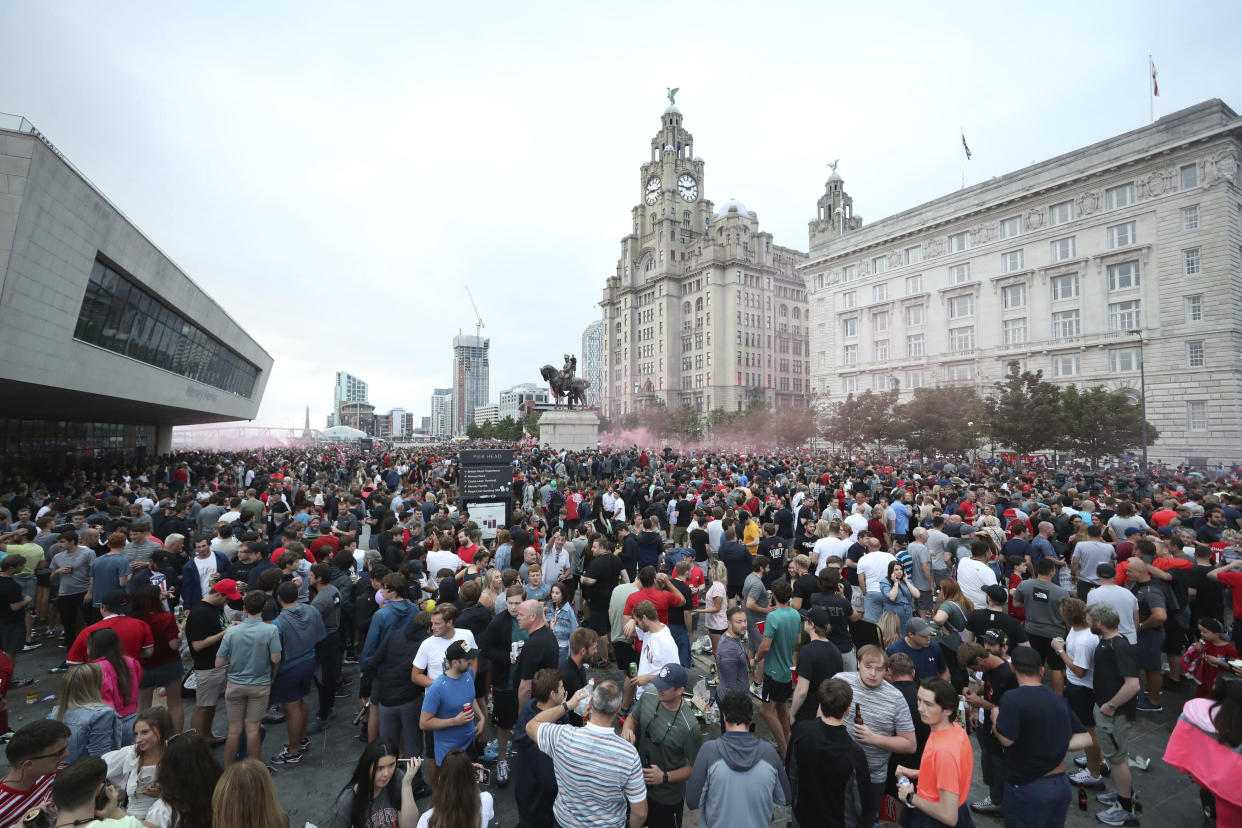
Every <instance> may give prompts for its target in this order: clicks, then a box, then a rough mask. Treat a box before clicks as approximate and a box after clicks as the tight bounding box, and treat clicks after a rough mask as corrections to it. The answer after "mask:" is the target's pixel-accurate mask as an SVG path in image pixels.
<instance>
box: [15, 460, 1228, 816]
mask: <svg viewBox="0 0 1242 828" xmlns="http://www.w3.org/2000/svg"><path fill="white" fill-rule="evenodd" d="M457 450H458V447H454V446H427V447H423V448H422V449H420V450H417V451H414V450H400V451H398V450H391V451H389V450H386V449H385V448H384V447H383V446H382V445H381V447H380V448H379V449H377V450H373V451H370V452H362V451H360V450H358V449H354V448H344V447H328V446H305V447H296V448H285V449H267V450H264V451H260V452H254V453H194V454H189V455H181V456H177V457H171V458H159V460H158V462H152V463H146V464H143V465H130V466H124V465H116V466H113V465H108V464H104V463H95V464H87V465H85V466H80V467H78V468H74V469H69V470H65V471H64V472H63V473H62V470H60V469H47V470H45V472H44V473H43V474H42V475H40V476H26V477H16V476H15V477H14V478H13V479H11V480H0V555H3V557H2V558H0V651H2V653H0V691H3V692H4V693H7V692H8V690H9V689H10V688H17V687H22V686H25V685H26V684H28V683H29V682H30V680H31V677H30V676H29V675H26V676H23V675H21V673H20V671H19V668H18V665H19V662H20V661H21V656H22V654H23V653H25V652H29V651H31V650H34V649H37V648H39V647H41V646H48V647H56V646H57V642H58V641H59V642H60V643H59V646H61V647H63V648H64V658H63V660H62V663H61V664H60V665H59V666H58V667H56V668H55V670H54V672H56V673H58V674H59V675H60V682H61V687H60V692H59V694H58V698H57V705H56V707H55V709H54V710H53V711H52V713H51V714H50V715H49V717H48V718H47V719H46V720H41V721H36V722H33V723H30V724H27V725H25V726H24V727H22V728H20V729H18V730H16V731H13V730H10V728H9V727H8V713H7V707H5V709H3V710H0V732H3V734H4V735H3V739H4V740H5V741H6V742H7V744H6V756H7V758H8V760H9V765H10V770H9V773H8V774H6V775H5V776H4V778H3V780H0V826H6V827H7V826H9V825H12V824H23V825H26V824H29V825H32V826H37V825H41V824H43V825H47V826H49V828H53V826H65V825H74V826H77V825H98V826H101V828H102V826H107V828H132V826H137V825H148V826H155V827H156V828H181V827H182V826H184V828H196V827H197V826H202V827H203V828H208V826H213V825H214V826H217V827H218V828H226V827H227V828H248V827H249V826H255V828H276V826H285V825H286V824H287V822H288V817H287V815H286V813H285V811H284V810H283V809H282V807H281V803H280V802H279V801H278V798H277V795H276V788H275V786H274V784H273V781H272V776H271V772H270V769H272V768H275V767H278V766H297V765H299V764H301V763H302V762H303V761H304V758H305V757H306V755H307V751H308V750H309V749H310V747H311V738H310V737H311V736H313V735H315V734H319V733H326V734H327V738H328V739H329V740H344V739H354V738H357V739H359V740H361V741H362V742H364V743H365V747H364V748H363V749H362V752H361V755H360V757H359V759H358V761H357V764H356V767H355V768H354V770H353V773H352V774H351V775H350V776H349V778H348V779H339V780H324V782H323V783H322V784H329V785H332V786H334V790H335V791H337V794H336V796H335V800H334V803H333V806H332V808H331V812H330V813H326V814H323V815H321V818H320V820H319V822H320V824H325V825H328V826H331V828H392V826H401V828H422V826H429V828H474V826H475V825H479V826H487V825H489V824H492V823H493V820H494V818H495V815H496V813H497V812H498V810H501V808H500V807H499V806H500V805H502V804H503V803H500V802H498V801H497V798H498V797H500V796H501V795H502V794H501V793H500V791H501V790H502V789H507V790H506V792H505V793H506V795H511V796H512V799H513V803H514V805H515V806H516V811H517V815H518V823H517V824H519V825H523V826H531V827H532V828H537V827H538V826H561V827H562V828H578V826H623V825H629V826H632V827H633V828H637V826H643V825H647V826H653V828H664V826H680V825H681V824H682V821H683V818H684V815H685V813H686V812H687V809H689V810H696V811H698V819H699V823H700V824H701V825H704V826H710V827H711V828H716V827H717V826H735V825H736V826H755V825H766V824H769V823H770V822H771V821H772V818H773V808H774V806H786V807H787V808H788V809H789V811H790V813H791V814H792V816H791V819H792V820H793V821H794V822H796V824H798V825H800V826H804V828H807V827H809V826H849V827H850V828H855V826H858V827H859V828H871V826H872V825H874V824H876V823H877V821H880V822H900V823H901V824H903V825H914V826H941V825H949V826H970V825H973V824H974V822H973V819H974V817H975V816H980V817H987V818H994V819H997V820H1002V819H1003V821H1004V824H1005V825H1007V826H1060V825H1064V824H1065V820H1066V818H1067V813H1068V811H1069V809H1070V808H1071V807H1073V805H1074V800H1075V797H1077V800H1078V807H1079V808H1081V809H1083V810H1087V809H1088V801H1087V799H1088V794H1087V792H1088V791H1090V792H1091V793H1092V794H1094V798H1095V799H1097V800H1098V805H1097V806H1096V808H1097V810H1096V812H1095V814H1094V817H1095V819H1096V820H1098V821H1099V822H1100V823H1103V824H1106V825H1138V824H1139V823H1140V819H1141V816H1140V811H1141V803H1140V802H1139V801H1138V799H1137V796H1136V792H1135V788H1134V783H1133V779H1132V773H1131V765H1132V764H1138V765H1139V766H1140V767H1142V766H1143V761H1144V760H1143V759H1142V758H1140V757H1137V756H1136V755H1135V753H1134V751H1133V749H1132V745H1131V740H1132V738H1133V727H1132V722H1133V721H1134V720H1135V718H1136V717H1137V716H1141V715H1152V714H1155V713H1159V712H1160V711H1161V710H1163V709H1164V707H1166V706H1169V705H1172V706H1174V707H1180V706H1181V705H1182V704H1183V702H1184V701H1186V700H1188V699H1192V698H1193V699H1194V703H1193V704H1187V705H1186V706H1185V707H1184V708H1183V710H1182V714H1181V719H1180V720H1179V723H1178V725H1177V729H1176V730H1175V731H1174V734H1175V738H1174V739H1173V740H1171V741H1170V748H1169V755H1168V756H1167V757H1166V758H1167V760H1168V761H1169V763H1170V764H1172V765H1173V766H1174V767H1176V768H1178V769H1179V770H1181V771H1183V772H1184V773H1186V774H1187V775H1188V776H1189V777H1190V778H1192V779H1193V780H1194V781H1195V783H1197V784H1198V785H1199V786H1200V788H1201V796H1202V802H1203V807H1204V812H1205V814H1206V815H1207V816H1208V818H1209V819H1215V820H1218V823H1217V824H1221V825H1237V824H1242V794H1239V793H1237V792H1236V791H1235V790H1234V788H1233V787H1232V786H1231V785H1230V783H1231V782H1232V781H1233V779H1236V778H1237V777H1236V775H1231V773H1230V771H1236V770H1238V769H1239V767H1240V766H1242V760H1240V759H1239V758H1238V757H1239V752H1240V750H1242V726H1240V724H1239V723H1240V722H1242V660H1239V654H1238V651H1237V650H1236V649H1235V647H1234V644H1233V643H1232V642H1234V641H1236V640H1237V634H1238V633H1239V632H1240V630H1239V626H1238V625H1239V622H1240V621H1242V605H1239V603H1238V598H1242V553H1239V550H1238V544H1237V540H1238V538H1239V537H1242V535H1239V534H1238V533H1239V532H1242V511H1239V509H1240V508H1242V484H1240V483H1239V478H1238V475H1237V473H1236V470H1234V469H1224V468H1218V469H1216V470H1212V471H1208V472H1196V471H1191V470H1189V469H1186V468H1179V469H1138V468H1133V467H1127V466H1124V465H1122V466H1117V467H1113V468H1110V469H1108V470H1107V471H1096V472H1093V471H1089V470H1087V469H1069V470H1064V469H1062V470H1053V469H1048V468H1044V467H1042V466H1040V467H1035V468H1029V469H1015V468H1013V467H1011V466H1008V465H1005V464H1004V463H993V462H986V463H985V462H977V461H976V462H973V463H972V462H967V461H961V460H958V461H957V462H954V461H953V460H949V459H931V458H910V457H904V458H895V457H886V458H843V457H837V456H832V455H829V454H826V453H817V452H808V451H806V450H800V451H793V450H788V451H776V450H772V451H769V452H766V453H761V454H758V455H752V456H747V455H743V454H726V453H719V452H707V453H701V452H695V451H691V450H684V451H674V450H672V449H667V448H666V449H664V450H662V451H645V450H641V449H639V448H637V447H635V448H632V449H630V450H619V449H607V450H597V451H591V452H579V453H572V452H570V453H567V452H557V451H553V450H550V449H548V448H546V447H544V448H540V447H538V446H533V445H523V446H517V447H514V459H513V463H512V472H513V484H512V500H511V504H510V507H511V508H509V509H508V510H507V515H506V520H505V521H504V525H503V527H501V528H497V529H496V530H495V531H494V532H493V531H492V530H491V527H490V526H489V527H488V531H487V533H486V534H485V532H484V530H483V528H482V527H481V526H480V524H479V522H477V521H475V520H474V519H472V518H471V516H470V514H469V509H468V504H465V503H463V502H461V501H459V499H458V498H457V482H458V464H457V462H456V457H455V455H456V452H457ZM187 668H188V669H187ZM696 678H699V681H695V679H696ZM183 692H185V693H187V694H192V695H193V697H194V707H193V711H192V713H191V714H190V717H189V722H188V724H187V722H186V721H185V713H186V711H185V710H184V708H183V706H182V702H181V698H182V694H183ZM220 707H223V708H224V709H223V710H222V711H219V710H217V708H220ZM338 707H341V708H346V707H348V708H349V709H348V710H342V711H341V712H340V713H339V714H338V709H337V708H338ZM756 713H757V714H758V715H757V716H756ZM351 718H352V720H353V726H350V725H349V724H348V723H347V722H348V721H349V720H350V719H351ZM716 721H719V733H718V736H717V738H710V737H711V736H712V735H713V734H714V733H715V727H714V722H716ZM760 721H761V722H762V723H763V724H764V726H765V727H764V729H763V730H757V728H756V725H757V724H758V722H760ZM276 722H284V724H285V730H286V732H287V734H288V737H287V739H286V741H285V744H283V745H279V746H277V747H278V749H277V750H275V751H274V752H273V750H272V749H271V748H270V747H269V748H268V749H267V750H265V749H264V746H263V741H264V738H265V734H266V728H265V727H264V725H265V724H273V723H276ZM759 734H763V735H764V736H766V735H768V734H770V737H771V738H770V740H769V739H768V738H761V736H760V735H759ZM489 736H492V737H493V738H490V739H489V738H488V737H489ZM972 736H973V737H974V738H973V740H972ZM1208 746H1212V747H1216V748H1218V751H1216V752H1211V753H1210V755H1211V756H1212V757H1213V760H1212V761H1211V762H1205V761H1203V757H1204V756H1205V755H1209V751H1208ZM1079 752H1081V754H1080V755H1074V754H1078V753H1079ZM976 756H977V757H978V760H979V767H980V772H981V777H982V782H983V783H984V785H985V786H986V788H987V794H986V796H984V797H982V798H981V799H974V800H973V801H972V799H971V797H970V790H971V783H972V776H973V773H974V769H975V765H976ZM511 782H512V783H513V784H512V786H510V783H511ZM337 786H339V787H337ZM510 792H511V794H510ZM33 810H38V811H39V813H36V814H33V815H31V816H30V817H27V814H28V812H31V811H33ZM24 818H25V819H30V820H32V821H30V822H28V823H25V822H22V820H23V819H24ZM38 820H43V822H39V821H38Z"/></svg>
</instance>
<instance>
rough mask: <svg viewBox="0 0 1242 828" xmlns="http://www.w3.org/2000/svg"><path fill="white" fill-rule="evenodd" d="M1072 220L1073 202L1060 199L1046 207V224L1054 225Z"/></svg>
mask: <svg viewBox="0 0 1242 828" xmlns="http://www.w3.org/2000/svg"><path fill="white" fill-rule="evenodd" d="M1073 220H1074V202H1072V201H1062V202H1061V203H1059V204H1053V205H1052V206H1050V207H1049V208H1048V226H1049V227H1055V226H1057V225H1058V224H1065V223H1066V222H1068V221H1073Z"/></svg>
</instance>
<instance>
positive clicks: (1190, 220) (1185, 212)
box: [1182, 204, 1199, 230]
mask: <svg viewBox="0 0 1242 828" xmlns="http://www.w3.org/2000/svg"><path fill="white" fill-rule="evenodd" d="M1182 229H1183V230H1198V229H1199V205H1198V204H1192V205H1190V206H1189V207H1183V208H1182Z"/></svg>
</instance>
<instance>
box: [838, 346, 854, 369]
mask: <svg viewBox="0 0 1242 828" xmlns="http://www.w3.org/2000/svg"><path fill="white" fill-rule="evenodd" d="M841 364H842V365H857V364H858V346H857V345H846V346H845V347H844V348H842V349H841Z"/></svg>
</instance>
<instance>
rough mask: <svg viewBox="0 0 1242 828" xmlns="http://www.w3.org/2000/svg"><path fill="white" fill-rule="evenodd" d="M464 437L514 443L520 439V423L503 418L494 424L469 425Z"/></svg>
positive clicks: (510, 418) (509, 418)
mask: <svg viewBox="0 0 1242 828" xmlns="http://www.w3.org/2000/svg"><path fill="white" fill-rule="evenodd" d="M466 436H467V437H469V438H471V439H474V440H488V439H495V440H509V441H512V442H516V441H518V440H520V439H522V422H521V421H520V420H514V419H513V418H512V417H505V418H504V419H503V420H499V421H497V422H494V423H484V424H482V425H480V424H478V423H471V424H470V425H468V426H466Z"/></svg>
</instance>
